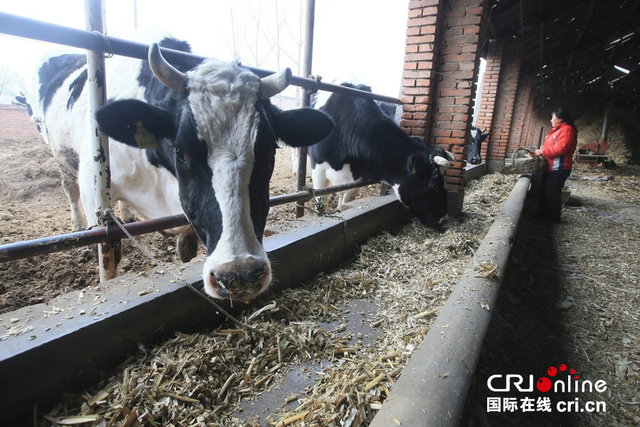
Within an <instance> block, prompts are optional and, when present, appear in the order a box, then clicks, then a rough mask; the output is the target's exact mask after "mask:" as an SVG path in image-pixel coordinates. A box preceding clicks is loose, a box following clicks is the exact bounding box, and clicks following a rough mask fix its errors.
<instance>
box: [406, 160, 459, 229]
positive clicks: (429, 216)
mask: <svg viewBox="0 0 640 427" xmlns="http://www.w3.org/2000/svg"><path fill="white" fill-rule="evenodd" d="M452 159H453V155H452V154H451V153H448V152H446V151H444V150H443V149H442V148H435V149H433V150H428V149H427V150H426V151H425V152H420V153H417V154H413V155H411V156H409V159H408V161H407V172H408V173H407V174H406V175H405V176H404V177H403V179H402V180H401V181H400V183H399V185H397V186H395V187H394V189H395V191H396V194H397V196H398V199H400V201H401V202H402V203H403V204H404V205H405V206H407V207H408V208H409V210H410V211H411V212H413V214H414V215H415V216H416V217H417V218H418V219H419V220H420V222H422V224H424V225H426V226H427V227H431V228H440V226H441V223H442V220H443V219H444V217H445V216H446V215H447V190H446V189H445V188H444V169H446V168H447V167H449V166H450V162H449V160H452Z"/></svg>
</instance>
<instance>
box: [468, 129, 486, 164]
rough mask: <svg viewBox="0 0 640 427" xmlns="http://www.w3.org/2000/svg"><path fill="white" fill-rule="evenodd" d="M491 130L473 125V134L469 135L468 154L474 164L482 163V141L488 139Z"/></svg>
mask: <svg viewBox="0 0 640 427" xmlns="http://www.w3.org/2000/svg"><path fill="white" fill-rule="evenodd" d="M488 136H489V132H486V133H485V132H484V131H483V130H482V129H480V128H477V127H475V126H471V135H470V137H469V154H468V155H467V157H468V159H469V163H471V164H472V165H479V164H480V163H482V157H481V156H480V149H481V148H482V142H483V141H484V140H485V139H487V137H488Z"/></svg>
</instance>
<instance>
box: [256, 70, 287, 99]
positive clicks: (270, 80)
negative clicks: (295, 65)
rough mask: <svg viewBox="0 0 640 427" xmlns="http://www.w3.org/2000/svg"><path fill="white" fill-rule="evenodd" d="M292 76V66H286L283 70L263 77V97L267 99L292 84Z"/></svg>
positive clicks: (261, 86) (261, 80)
mask: <svg viewBox="0 0 640 427" xmlns="http://www.w3.org/2000/svg"><path fill="white" fill-rule="evenodd" d="M292 78H293V76H292V74H291V69H290V68H285V69H284V70H282V71H278V72H277V73H274V74H270V75H268V76H266V77H263V78H261V79H260V89H261V90H262V94H261V95H262V98H263V99H267V98H271V97H272V96H274V95H277V94H279V93H280V92H282V91H283V90H285V89H286V88H287V86H289V84H291V79H292Z"/></svg>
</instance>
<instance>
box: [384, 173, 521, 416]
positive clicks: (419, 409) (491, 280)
mask: <svg viewBox="0 0 640 427" xmlns="http://www.w3.org/2000/svg"><path fill="white" fill-rule="evenodd" d="M530 182H531V179H530V177H529V176H522V177H520V179H519V180H518V181H517V183H516V185H515V186H514V188H513V190H512V191H511V194H510V195H509V198H508V199H507V201H506V202H505V204H504V206H503V208H502V211H501V212H500V214H499V215H498V217H497V218H496V220H495V221H494V223H493V224H492V225H491V227H490V228H489V231H488V232H487V234H486V236H485V237H484V239H483V241H482V243H481V244H480V247H479V248H478V250H477V251H476V253H475V255H474V257H473V259H472V260H471V262H470V263H469V264H468V265H467V267H466V268H465V271H464V272H463V275H462V277H461V279H460V281H459V282H458V284H457V285H456V287H455V288H454V290H453V292H452V294H451V296H450V297H449V299H448V300H447V303H446V304H445V305H444V307H443V309H442V310H441V311H440V314H439V315H438V317H437V319H436V320H435V322H434V323H433V325H432V326H431V328H430V329H429V333H428V334H427V336H426V337H425V339H424V340H423V341H422V343H421V344H420V346H419V347H418V348H417V349H416V351H415V352H414V354H413V355H412V356H411V360H410V361H409V363H408V364H407V366H405V368H404V371H403V372H402V375H401V376H400V378H399V379H398V381H397V382H396V384H395V385H394V386H393V389H392V390H391V394H390V395H389V397H388V398H387V400H385V402H384V404H383V405H382V408H381V409H380V411H379V412H378V413H377V414H376V416H375V418H374V419H373V422H372V423H371V426H372V427H388V426H393V425H403V426H416V427H418V426H433V427H446V426H456V425H458V422H459V419H460V416H461V414H462V411H463V409H464V404H465V401H466V398H467V393H468V392H469V387H470V384H471V380H472V377H473V374H474V372H475V368H476V365H477V363H478V359H479V357H480V350H481V349H482V343H483V341H484V338H485V335H486V333H487V330H488V328H489V323H490V321H491V316H492V314H493V312H494V310H495V305H496V300H497V298H498V293H499V291H500V285H501V282H502V278H503V277H504V273H505V271H506V268H507V262H508V260H509V255H510V253H511V247H512V244H513V241H514V238H515V235H516V231H517V228H518V223H519V221H520V216H521V213H522V209H523V207H524V202H525V199H526V196H527V192H528V190H529V186H530ZM480 264H483V265H485V266H494V267H495V270H494V272H493V274H491V275H489V276H488V277H479V276H481V275H479V274H478V269H477V267H478V266H479V265H480ZM481 271H484V269H481Z"/></svg>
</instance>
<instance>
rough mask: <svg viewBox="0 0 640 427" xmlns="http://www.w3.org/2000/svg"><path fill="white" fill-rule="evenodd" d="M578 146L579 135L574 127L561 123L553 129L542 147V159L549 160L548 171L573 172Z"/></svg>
mask: <svg viewBox="0 0 640 427" xmlns="http://www.w3.org/2000/svg"><path fill="white" fill-rule="evenodd" d="M577 145H578V133H577V132H576V130H575V129H574V128H573V126H571V125H568V124H566V123H560V124H559V125H558V126H556V127H554V128H553V129H551V132H549V135H547V137H546V138H545V139H544V146H543V147H542V157H544V158H545V159H546V160H547V171H557V170H563V169H564V170H571V168H572V166H573V153H574V152H575V151H576V146H577Z"/></svg>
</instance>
